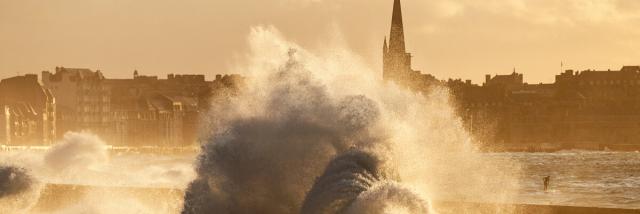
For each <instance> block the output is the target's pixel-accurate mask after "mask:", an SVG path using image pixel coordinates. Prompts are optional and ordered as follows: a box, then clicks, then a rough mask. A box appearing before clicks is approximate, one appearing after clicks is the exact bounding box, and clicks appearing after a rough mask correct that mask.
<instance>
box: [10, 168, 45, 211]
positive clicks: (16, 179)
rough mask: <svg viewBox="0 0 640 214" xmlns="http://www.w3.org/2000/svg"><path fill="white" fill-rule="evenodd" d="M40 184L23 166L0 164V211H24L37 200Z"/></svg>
mask: <svg viewBox="0 0 640 214" xmlns="http://www.w3.org/2000/svg"><path fill="white" fill-rule="evenodd" d="M41 188H42V185H41V184H40V182H38V181H37V180H36V179H35V178H33V176H32V175H31V174H30V173H29V172H28V171H27V170H26V169H24V168H19V167H14V166H0V213H26V212H28V211H29V210H30V209H31V207H33V206H34V205H35V203H36V202H37V201H38V198H39V195H40V190H41Z"/></svg>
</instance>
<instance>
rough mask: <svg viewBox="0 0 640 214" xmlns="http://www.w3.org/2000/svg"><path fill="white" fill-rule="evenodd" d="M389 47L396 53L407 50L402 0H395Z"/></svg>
mask: <svg viewBox="0 0 640 214" xmlns="http://www.w3.org/2000/svg"><path fill="white" fill-rule="evenodd" d="M389 49H390V50H391V51H392V52H394V53H402V54H404V53H405V52H406V51H405V45H404V25H403V23H402V6H401V4H400V0H395V1H394V2H393V16H392V20H391V36H390V37H389Z"/></svg>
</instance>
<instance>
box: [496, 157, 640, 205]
mask: <svg viewBox="0 0 640 214" xmlns="http://www.w3.org/2000/svg"><path fill="white" fill-rule="evenodd" d="M486 155H487V156H489V157H490V158H495V159H498V160H500V162H503V163H513V164H516V163H519V165H520V167H521V175H520V181H519V186H518V189H516V190H515V191H516V192H517V194H516V197H515V198H513V202H516V203H526V204H545V205H546V204H550V205H567V206H585V207H607V208H634V209H639V208H640V153H638V152H591V151H564V152H555V153H488V154H486ZM511 167H513V166H512V165H509V164H505V170H509V168H511ZM545 176H551V182H550V187H549V190H548V191H544V189H543V177H545Z"/></svg>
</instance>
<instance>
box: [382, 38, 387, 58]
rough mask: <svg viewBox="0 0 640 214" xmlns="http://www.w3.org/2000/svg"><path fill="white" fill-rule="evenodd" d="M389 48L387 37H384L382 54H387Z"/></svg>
mask: <svg viewBox="0 0 640 214" xmlns="http://www.w3.org/2000/svg"><path fill="white" fill-rule="evenodd" d="M388 48H389V46H388V45H387V37H386V36H385V37H384V45H382V53H383V54H387V50H388Z"/></svg>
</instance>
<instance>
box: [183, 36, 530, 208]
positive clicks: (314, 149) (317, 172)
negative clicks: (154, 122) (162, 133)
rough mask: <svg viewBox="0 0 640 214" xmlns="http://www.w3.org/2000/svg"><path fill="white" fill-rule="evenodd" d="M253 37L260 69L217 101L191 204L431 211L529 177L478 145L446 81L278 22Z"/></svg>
mask: <svg viewBox="0 0 640 214" xmlns="http://www.w3.org/2000/svg"><path fill="white" fill-rule="evenodd" d="M249 44H250V48H251V53H250V54H249V55H248V56H247V58H248V60H247V62H246V63H245V65H244V66H240V68H239V69H244V70H247V71H249V72H250V74H249V77H251V79H249V80H248V83H247V89H246V90H245V92H244V93H243V94H241V95H240V96H238V97H234V98H228V99H222V100H217V101H214V103H212V109H213V110H212V111H211V113H210V115H209V119H210V121H209V124H208V126H207V127H206V128H205V130H208V132H209V133H205V134H208V135H209V136H210V137H209V138H208V139H209V140H208V142H206V143H205V144H204V145H203V152H202V154H200V156H199V158H198V163H197V169H196V171H197V173H198V178H197V179H196V180H195V181H194V182H193V183H192V184H191V186H190V188H188V190H187V193H186V196H185V202H184V204H185V208H184V210H183V213H211V212H214V211H215V212H216V213H300V212H303V213H402V212H405V213H406V212H408V213H425V212H426V211H427V210H430V208H429V203H428V201H429V200H432V199H434V198H437V199H445V200H446V199H454V200H464V199H467V198H471V197H475V198H481V199H483V200H490V201H493V202H500V201H503V200H505V199H507V198H508V197H509V196H510V195H511V192H509V190H508V189H509V188H503V187H505V186H517V185H518V184H517V179H515V178H516V177H515V176H516V175H515V174H511V173H505V172H501V171H500V170H498V164H496V163H492V162H491V161H490V160H488V159H485V158H483V157H482V156H481V155H479V154H477V153H476V152H475V151H474V148H473V146H472V144H471V140H472V139H471V137H470V136H469V135H468V134H467V133H466V131H465V129H464V128H463V126H462V123H461V121H460V120H459V118H458V117H457V116H456V115H455V114H454V110H453V108H452V107H451V105H450V103H449V94H448V91H447V90H446V89H442V88H435V89H434V90H433V91H432V92H431V93H430V94H427V95H422V94H414V93H412V92H409V91H406V90H403V89H400V88H398V87H397V86H395V85H393V84H385V83H383V82H382V80H381V79H380V78H379V77H378V76H380V75H378V72H376V70H377V69H370V68H369V67H368V66H366V65H365V64H364V63H362V62H361V60H360V59H359V58H358V57H357V56H355V55H353V54H351V53H350V52H349V51H348V49H347V48H344V47H345V46H343V45H341V44H340V43H337V44H327V46H326V47H325V48H324V49H322V50H313V51H308V50H305V49H304V48H302V47H300V46H298V45H296V44H294V43H291V42H288V41H287V40H286V39H284V38H283V37H282V35H280V34H279V33H278V32H277V30H275V29H274V28H270V27H257V28H253V29H252V32H251V35H250V36H249ZM452 181H453V183H454V184H455V185H451V183H452ZM374 211H375V212H374Z"/></svg>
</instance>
